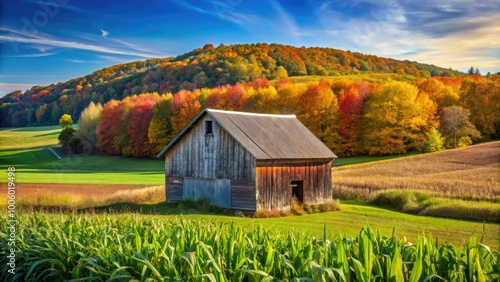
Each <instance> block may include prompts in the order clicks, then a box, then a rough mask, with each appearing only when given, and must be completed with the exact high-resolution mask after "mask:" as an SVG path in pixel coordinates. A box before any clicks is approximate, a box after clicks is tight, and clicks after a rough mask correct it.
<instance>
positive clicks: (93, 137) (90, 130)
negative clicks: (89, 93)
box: [77, 102, 103, 153]
mask: <svg viewBox="0 0 500 282" xmlns="http://www.w3.org/2000/svg"><path fill="white" fill-rule="evenodd" d="M102 111H103V107H102V105H101V104H95V103H94V102H91V103H90V104H89V105H88V106H87V108H85V110H83V112H82V113H81V114H80V118H79V119H78V129H77V135H78V137H79V138H80V140H81V142H82V146H83V149H84V151H85V152H88V153H91V152H96V151H98V149H99V143H98V142H97V127H98V126H99V123H100V122H101V117H102Z"/></svg>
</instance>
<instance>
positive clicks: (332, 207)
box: [318, 199, 340, 212]
mask: <svg viewBox="0 0 500 282" xmlns="http://www.w3.org/2000/svg"><path fill="white" fill-rule="evenodd" d="M318 208H319V211H320V212H329V211H339V210H340V201H339V200H337V199H336V200H331V201H328V202H326V203H323V204H319V205H318Z"/></svg>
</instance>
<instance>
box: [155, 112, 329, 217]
mask: <svg viewBox="0 0 500 282" xmlns="http://www.w3.org/2000/svg"><path fill="white" fill-rule="evenodd" d="M162 156H165V178H166V179H165V182H166V195H167V202H175V201H180V200H183V199H199V198H206V199H208V200H209V201H210V202H212V203H214V204H216V205H219V206H222V207H226V208H232V209H240V210H249V211H257V210H289V209H290V203H291V199H292V197H296V198H297V199H298V200H299V201H300V202H303V203H323V202H325V201H329V200H331V198H332V181H331V166H332V161H333V160H334V159H335V158H336V156H335V154H334V153H332V151H330V149H328V148H327V147H326V146H325V145H324V144H323V143H322V142H321V141H320V140H319V139H318V138H316V136H314V135H313V134H312V133H311V132H310V131H309V130H308V129H307V128H306V127H305V126H304V125H303V124H302V123H301V122H300V121H299V120H298V119H297V117H295V116H294V115H270V114H255V113H244V112H231V111H221V110H212V109H206V110H204V111H203V112H201V113H200V114H199V115H198V116H197V117H196V118H194V119H193V121H191V123H190V124H189V125H188V126H187V127H186V128H185V129H184V130H183V131H182V132H181V133H179V135H177V136H176V137H175V138H174V139H173V140H172V141H171V142H170V143H169V144H168V145H167V146H166V147H165V148H164V149H163V150H162V151H161V152H160V153H159V154H158V158H160V157H162Z"/></svg>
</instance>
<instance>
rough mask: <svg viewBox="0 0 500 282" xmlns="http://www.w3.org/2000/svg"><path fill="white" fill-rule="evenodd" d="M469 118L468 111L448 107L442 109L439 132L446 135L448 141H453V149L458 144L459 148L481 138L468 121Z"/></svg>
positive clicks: (456, 107) (457, 107) (458, 107)
mask: <svg viewBox="0 0 500 282" xmlns="http://www.w3.org/2000/svg"><path fill="white" fill-rule="evenodd" d="M469 116H470V112H469V110H467V109H464V108H462V107H460V106H450V107H446V108H444V109H443V113H442V114H441V131H442V132H444V133H445V134H447V137H448V140H452V141H453V148H456V147H457V145H459V144H460V145H461V146H467V145H470V143H471V140H474V139H479V138H480V137H481V134H480V133H479V131H478V130H477V129H476V127H475V126H474V125H473V124H472V123H471V122H470V121H469ZM458 141H461V142H458Z"/></svg>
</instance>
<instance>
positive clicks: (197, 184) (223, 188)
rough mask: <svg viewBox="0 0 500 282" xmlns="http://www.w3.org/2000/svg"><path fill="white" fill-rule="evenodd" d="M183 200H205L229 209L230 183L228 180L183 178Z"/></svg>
mask: <svg viewBox="0 0 500 282" xmlns="http://www.w3.org/2000/svg"><path fill="white" fill-rule="evenodd" d="M182 190H183V191H182V193H183V197H184V199H195V200H196V199H207V200H208V201H209V202H211V203H213V204H216V205H218V206H220V207H225V208H230V207H231V183H230V180H229V179H201V178H189V177H186V178H184V181H183V185H182Z"/></svg>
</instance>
